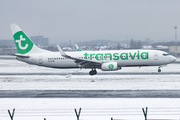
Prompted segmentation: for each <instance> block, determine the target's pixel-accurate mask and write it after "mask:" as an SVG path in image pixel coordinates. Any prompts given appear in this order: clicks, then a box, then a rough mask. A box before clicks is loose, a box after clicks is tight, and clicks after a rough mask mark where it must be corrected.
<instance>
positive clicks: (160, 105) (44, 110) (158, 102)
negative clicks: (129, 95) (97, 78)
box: [0, 98, 180, 120]
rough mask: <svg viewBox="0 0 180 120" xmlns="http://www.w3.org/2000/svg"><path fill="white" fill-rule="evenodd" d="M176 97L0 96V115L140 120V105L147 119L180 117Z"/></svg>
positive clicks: (25, 119)
mask: <svg viewBox="0 0 180 120" xmlns="http://www.w3.org/2000/svg"><path fill="white" fill-rule="evenodd" d="M179 105H180V99H145V98H144V99H119V98H115V99H93V98H92V99H89V98H88V99H82V98H80V99H75V98H69V99H65V98H64V99H60V98H59V99H52V98H51V99H0V106H1V108H0V119H1V120H10V117H9V116H8V112H7V110H8V109H9V110H10V111H11V113H12V109H13V108H15V115H14V120H43V119H44V118H46V120H76V119H77V118H76V115H75V112H74V109H77V111H79V108H80V107H81V108H82V110H81V114H80V120H110V119H111V117H113V118H114V119H129V120H144V116H143V112H142V108H145V107H148V112H147V118H148V119H176V120H179V119H180V106H179Z"/></svg>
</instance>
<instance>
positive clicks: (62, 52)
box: [57, 45, 67, 57]
mask: <svg viewBox="0 0 180 120" xmlns="http://www.w3.org/2000/svg"><path fill="white" fill-rule="evenodd" d="M57 48H58V50H59V52H60V54H61V55H62V56H64V57H65V56H67V55H66V54H65V53H64V51H63V50H62V49H61V47H60V46H59V45H57Z"/></svg>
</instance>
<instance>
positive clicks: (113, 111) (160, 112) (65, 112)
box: [0, 107, 180, 120]
mask: <svg viewBox="0 0 180 120" xmlns="http://www.w3.org/2000/svg"><path fill="white" fill-rule="evenodd" d="M14 116H15V117H37V116H38V117H42V120H43V119H44V120H46V118H45V116H46V117H47V116H56V117H57V116H58V117H61V116H65V117H66V116H74V120H80V118H81V116H89V117H91V116H93V117H97V116H107V117H109V120H119V119H121V117H122V116H133V117H134V116H144V117H143V118H144V119H145V120H147V119H148V116H150V117H151V116H164V118H163V119H167V116H177V117H179V118H180V107H167V108H166V107H163V108H148V107H146V108H83V109H81V108H79V109H74V110H73V109H63V108H62V109H13V110H5V109H0V118H3V117H9V118H10V120H13V119H14ZM114 117H115V118H116V119H113V118H114ZM158 119H162V118H159V117H158ZM173 119H174V118H173ZM83 120H84V119H83Z"/></svg>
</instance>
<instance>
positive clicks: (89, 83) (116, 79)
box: [0, 60, 180, 90]
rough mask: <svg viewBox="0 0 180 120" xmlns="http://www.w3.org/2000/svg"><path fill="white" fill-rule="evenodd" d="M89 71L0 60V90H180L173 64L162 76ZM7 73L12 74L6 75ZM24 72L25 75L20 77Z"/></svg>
mask: <svg viewBox="0 0 180 120" xmlns="http://www.w3.org/2000/svg"><path fill="white" fill-rule="evenodd" d="M77 72H78V73H79V74H81V73H82V75H75V74H74V73H77ZM88 72H89V69H82V70H79V69H53V68H45V67H39V66H34V65H29V64H26V63H23V62H19V61H17V60H0V74H1V75H0V84H1V85H0V90H21V89H38V90H41V89H43V90H45V89H47V90H49V89H55V90H70V89H71V90H122V89H123V90H124V89H128V90H139V89H180V64H169V65H168V66H167V67H163V68H162V72H161V73H159V74H158V72H157V66H156V67H142V68H138V67H126V68H122V70H119V71H115V72H103V71H101V70H98V73H104V74H100V75H98V74H97V75H95V76H90V75H89V74H88ZM7 73H9V74H12V75H2V74H7ZM21 73H24V75H23V74H22V75H18V74H21ZM27 73H28V74H29V73H32V74H34V73H36V74H34V75H28V74H27ZM69 73H70V75H69ZM106 73H116V74H114V75H113V74H112V75H109V74H106ZM129 73H130V74H129ZM38 74H39V75H38ZM41 74H42V75H41ZM46 74H47V75H46Z"/></svg>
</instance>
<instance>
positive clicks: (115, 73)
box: [0, 72, 180, 76]
mask: <svg viewBox="0 0 180 120" xmlns="http://www.w3.org/2000/svg"><path fill="white" fill-rule="evenodd" d="M71 74H73V75H89V73H88V72H87V73H84V72H78V73H71ZM0 75H1V76H3V75H5V76H6V75H67V73H61V72H59V73H43V72H39V73H0ZM97 75H180V72H162V73H159V72H142V73H140V72H128V73H127V72H113V73H112V72H109V73H107V72H104V73H103V72H101V73H97Z"/></svg>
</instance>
